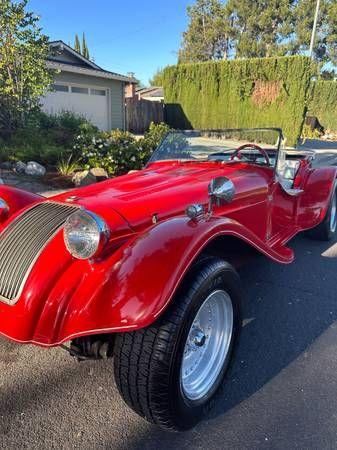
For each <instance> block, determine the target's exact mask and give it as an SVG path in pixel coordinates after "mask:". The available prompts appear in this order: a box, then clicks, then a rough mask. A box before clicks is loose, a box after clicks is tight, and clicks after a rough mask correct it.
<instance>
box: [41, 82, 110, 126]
mask: <svg viewBox="0 0 337 450" xmlns="http://www.w3.org/2000/svg"><path fill="white" fill-rule="evenodd" d="M71 88H73V89H74V90H75V91H76V88H79V89H81V88H82V89H83V88H84V89H87V91H86V92H88V93H80V92H73V90H72V89H69V92H60V91H53V92H48V93H47V95H46V96H45V97H44V98H43V100H42V104H43V106H42V109H43V110H44V111H45V112H47V113H49V114H59V113H61V112H63V111H71V112H73V113H74V114H77V115H80V116H83V117H86V118H87V119H88V120H89V121H90V122H91V123H93V124H94V125H96V126H97V127H98V128H100V129H102V130H108V129H109V128H110V127H109V112H108V95H106V94H107V93H106V90H105V89H103V88H91V89H92V92H91V91H90V87H89V86H81V87H80V86H71ZM103 92H105V95H103Z"/></svg>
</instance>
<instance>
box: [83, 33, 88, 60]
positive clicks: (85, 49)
mask: <svg viewBox="0 0 337 450" xmlns="http://www.w3.org/2000/svg"><path fill="white" fill-rule="evenodd" d="M81 53H82V55H83V56H84V57H85V58H87V59H90V54H89V49H88V47H87V42H86V40H85V34H84V33H83V35H82V52H81Z"/></svg>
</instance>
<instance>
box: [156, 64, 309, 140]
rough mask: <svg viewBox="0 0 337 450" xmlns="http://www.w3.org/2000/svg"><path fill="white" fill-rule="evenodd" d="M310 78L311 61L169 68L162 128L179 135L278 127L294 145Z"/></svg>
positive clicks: (298, 132)
mask: <svg viewBox="0 0 337 450" xmlns="http://www.w3.org/2000/svg"><path fill="white" fill-rule="evenodd" d="M313 73H314V66H313V64H312V62H311V61H310V59H309V58H306V57H300V56H295V57H280V58H263V59H260V58H253V59H246V60H234V61H221V62H207V63H197V64H179V65H176V66H169V67H167V68H166V69H165V70H164V74H163V86H164V89H165V103H166V104H167V108H166V118H167V122H168V124H169V125H171V126H172V127H175V128H180V129H183V128H186V129H188V128H194V129H198V128H199V129H217V128H240V127H267V126H275V127H281V128H282V129H283V131H284V134H285V136H286V138H287V144H288V145H295V144H296V142H297V140H298V138H299V137H300V134H301V130H302V126H303V121H304V116H305V109H306V108H305V103H306V99H307V95H308V92H309V87H310V79H311V77H312V75H313Z"/></svg>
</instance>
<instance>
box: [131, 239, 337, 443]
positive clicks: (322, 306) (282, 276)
mask: <svg viewBox="0 0 337 450" xmlns="http://www.w3.org/2000/svg"><path fill="white" fill-rule="evenodd" d="M289 246H290V247H292V248H293V249H294V252H295V255H296V258H297V259H296V260H295V262H294V263H293V264H291V265H279V264H276V263H273V262H271V261H270V260H268V259H267V258H265V257H262V256H256V257H255V258H254V260H253V261H250V262H249V263H248V264H247V265H245V266H244V267H243V268H241V270H240V276H241V279H242V283H243V287H244V291H245V301H244V305H243V318H244V321H243V323H244V326H243V329H242V333H241V338H240V343H239V346H238V349H237V352H236V355H235V359H234V363H233V366H232V368H231V369H230V371H229V373H228V376H227V383H226V384H225V385H224V388H223V389H222V391H221V393H220V394H219V396H218V399H217V401H216V403H215V407H214V408H213V409H212V411H211V413H210V415H209V417H208V418H207V419H206V420H205V421H204V422H202V423H201V424H199V425H198V426H197V427H196V429H195V430H192V431H190V432H188V433H182V434H171V433H162V432H161V431H160V430H157V429H155V428H153V429H152V433H151V435H149V434H147V435H144V436H141V435H140V436H139V440H137V442H134V445H133V446H132V448H137V449H138V448H143V449H144V448H146V449H150V448H156V446H158V442H160V443H161V445H163V446H164V448H182V447H189V448H193V442H195V443H197V442H200V439H199V438H198V436H199V437H200V436H205V434H206V435H207V434H208V435H209V436H210V437H211V436H212V435H213V433H218V434H219V433H220V432H219V421H221V432H222V433H223V434H225V433H226V414H228V413H229V412H230V411H231V410H232V409H233V408H235V407H236V406H237V405H238V404H240V403H241V402H243V401H245V400H247V399H248V398H249V397H251V396H252V395H253V394H255V393H257V392H258V391H259V390H260V389H261V388H262V387H263V386H265V385H266V384H267V383H268V382H269V381H270V380H272V379H273V378H274V377H276V376H277V375H278V374H279V373H280V372H281V371H282V370H283V369H285V368H286V367H287V366H288V365H290V364H291V363H292V362H293V361H294V360H296V359H297V358H298V357H299V356H300V355H302V354H303V352H305V351H306V350H307V349H308V348H309V347H310V346H311V344H313V342H314V341H315V340H316V339H317V338H318V337H319V336H320V335H321V334H323V333H324V331H325V330H326V329H327V328H329V326H330V325H331V324H332V323H333V322H335V321H336V320H337V302H336V294H335V290H336V285H335V276H336V272H337V244H334V243H326V242H316V241H311V240H309V239H306V238H305V237H304V236H298V237H297V238H296V239H294V240H293V241H292V242H291V243H290V244H289ZM329 249H330V250H329ZM322 254H325V256H323V255H322ZM187 443H189V444H187Z"/></svg>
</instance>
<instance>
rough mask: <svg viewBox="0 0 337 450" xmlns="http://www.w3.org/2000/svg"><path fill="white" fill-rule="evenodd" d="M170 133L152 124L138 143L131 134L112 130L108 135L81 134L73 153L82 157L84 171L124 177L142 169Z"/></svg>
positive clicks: (161, 126)
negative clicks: (97, 168) (94, 170)
mask: <svg viewBox="0 0 337 450" xmlns="http://www.w3.org/2000/svg"><path fill="white" fill-rule="evenodd" d="M168 131H169V127H168V126H167V125H165V124H163V123H162V124H158V125H155V124H153V123H152V124H151V125H150V128H149V131H148V132H147V133H145V135H144V137H143V138H141V139H138V140H137V139H136V138H135V137H134V136H133V135H132V134H131V133H129V132H127V131H121V130H113V131H111V132H109V133H105V132H98V133H94V134H93V133H91V132H85V131H84V132H82V133H81V134H79V135H78V136H77V137H76V140H75V145H74V147H73V153H74V155H75V157H78V155H81V158H82V162H83V163H84V166H85V168H87V169H89V168H93V167H103V168H104V169H105V170H106V171H107V172H108V174H109V175H113V176H118V175H123V174H125V173H127V172H129V171H130V170H137V169H141V168H142V167H143V166H144V165H145V164H146V163H147V162H148V160H149V159H150V156H151V155H152V153H153V151H154V150H155V149H156V147H157V146H158V145H159V144H160V142H161V141H162V139H163V137H164V136H165V135H166V134H167V132H168Z"/></svg>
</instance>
